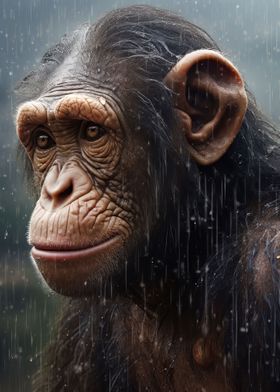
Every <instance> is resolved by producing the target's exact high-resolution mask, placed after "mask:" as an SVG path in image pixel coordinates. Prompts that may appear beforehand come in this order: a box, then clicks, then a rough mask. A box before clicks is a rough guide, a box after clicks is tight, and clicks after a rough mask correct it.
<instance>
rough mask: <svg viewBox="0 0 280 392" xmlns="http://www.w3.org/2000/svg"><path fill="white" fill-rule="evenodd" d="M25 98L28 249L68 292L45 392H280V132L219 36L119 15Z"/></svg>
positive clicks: (87, 35)
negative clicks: (30, 200) (30, 192)
mask: <svg viewBox="0 0 280 392" xmlns="http://www.w3.org/2000/svg"><path fill="white" fill-rule="evenodd" d="M17 92H18V93H19V95H20V96H22V97H25V101H26V102H24V103H22V104H21V105H20V106H19V109H18V113H17V133H18V137H19V139H20V142H21V144H22V145H23V146H24V149H25V151H26V156H28V158H29V159H27V165H28V164H29V166H30V170H31V171H32V173H33V174H32V178H33V179H34V181H33V184H34V191H35V193H36V192H39V193H40V197H39V200H38V202H37V204H36V207H35V209H34V212H33V214H32V217H31V221H30V226H29V231H28V232H29V233H28V238H29V243H30V244H31V245H32V251H31V255H32V259H33V260H34V261H35V264H36V265H37V267H38V270H39V271H40V272H41V274H42V276H43V277H44V279H45V280H46V282H47V284H48V285H49V287H50V288H51V289H53V290H55V291H56V292H58V293H60V294H62V295H64V296H65V297H68V300H66V306H65V312H64V313H63V316H62V317H61V320H60V324H59V328H58V332H57V338H56V339H55V341H53V342H52V345H51V347H50V348H49V350H48V355H47V356H46V359H45V361H44V365H42V366H41V368H40V371H39V372H38V374H37V377H35V378H34V390H35V391H52V392H54V391H56V392H57V391H176V392H181V391H208V392H214V391H215V392H219V391H274V390H275V391H276V390H279V388H280V384H279V366H280V363H279V359H280V353H279V350H280V336H279V321H280V318H279V266H278V264H279V262H280V237H279V236H280V234H279V229H280V223H279V206H278V203H277V200H278V195H279V185H280V173H279V162H280V160H279V159H280V138H279V134H278V133H277V131H276V130H275V128H274V127H273V125H271V124H270V123H269V121H267V120H266V119H265V117H264V116H263V114H261V113H260V111H259V110H258V109H257V106H256V104H255V101H254V98H253V97H252V95H251V94H250V93H249V92H248V91H247V89H246V88H245V87H244V82H243V80H242V77H241V75H240V73H239V71H238V70H237V69H236V68H235V66H234V65H233V64H232V63H231V62H230V61H229V60H228V59H227V58H226V57H225V56H224V55H223V54H222V53H221V51H220V50H219V48H218V47H217V45H216V43H215V42H214V41H213V40H212V39H211V38H210V37H209V35H208V34H207V33H206V32H205V31H203V30H202V29H200V28H199V27H197V26H195V25H193V24H191V23H190V22H188V21H186V20H185V19H183V18H181V17H179V16H177V15H174V14H172V13H170V12H168V11H163V10H160V9H157V8H153V7H148V6H131V7H128V8H122V9H117V10H114V11H112V12H110V13H109V14H107V15H106V16H105V17H103V18H102V19H100V20H99V21H98V22H97V23H95V24H93V25H86V26H85V25H84V26H82V27H81V28H80V29H79V30H77V31H75V32H74V33H72V34H71V35H68V36H66V37H64V38H62V40H61V41H60V43H58V44H57V45H56V46H55V47H54V48H52V49H50V50H49V51H48V52H47V53H46V54H45V55H44V56H43V58H42V61H41V63H40V65H39V67H38V68H37V69H36V70H35V71H33V72H32V73H31V74H29V75H28V76H27V77H26V78H25V79H23V81H22V82H21V83H20V84H19V86H18V88H17ZM28 162H29V163H28ZM278 250H279V251H278Z"/></svg>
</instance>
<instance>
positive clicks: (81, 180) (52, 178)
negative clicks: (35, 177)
mask: <svg viewBox="0 0 280 392" xmlns="http://www.w3.org/2000/svg"><path fill="white" fill-rule="evenodd" d="M91 187H92V181H91V179H90V177H89V176H88V175H87V173H85V171H83V170H82V169H81V168H80V167H79V166H78V165H77V164H69V165H65V166H64V167H63V168H62V169H61V170H60V168H59V166H58V165H54V166H53V167H52V169H51V170H50V171H49V173H48V174H47V176H46V178H45V181H44V184H43V187H42V191H41V197H40V203H41V205H42V207H43V208H45V209H47V210H54V209H57V208H62V207H64V206H65V205H67V204H70V203H72V202H73V201H75V200H77V199H78V198H79V197H81V196H83V195H84V194H86V193H88V192H89V191H90V189H91Z"/></svg>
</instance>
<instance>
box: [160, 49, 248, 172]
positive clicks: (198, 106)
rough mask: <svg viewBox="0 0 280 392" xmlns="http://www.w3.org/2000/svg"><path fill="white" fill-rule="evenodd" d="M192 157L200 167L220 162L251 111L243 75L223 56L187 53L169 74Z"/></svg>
mask: <svg viewBox="0 0 280 392" xmlns="http://www.w3.org/2000/svg"><path fill="white" fill-rule="evenodd" d="M165 82H166V84H167V86H168V87H169V88H171V89H172V90H173V91H174V93H175V108H176V110H177V112H178V115H179V120H180V123H181V125H182V127H183V131H184V133H185V135H186V139H187V142H188V148H189V151H190V154H191V155H192V157H193V158H194V159H195V160H196V161H197V163H199V164H200V165H210V164H212V163H214V162H216V161H217V160H218V159H220V158H221V157H222V156H223V154H224V153H225V152H226V151H227V149H228V148H229V146H230V145H231V143H232V142H233V140H234V138H235V136H236V135H237V133H238V132H239V129H240V127H241V123H242V121H243V118H244V115H245V112H246V109H247V95H246V92H245V88H244V83H243V80H242V78H241V75H240V73H239V72H238V70H237V69H236V68H235V67H234V65H233V64H232V63H231V62H230V61H229V60H227V59H226V58H225V57H224V56H223V55H222V54H220V53H218V52H215V51H212V50H197V51H194V52H191V53H189V54H186V55H185V56H184V57H183V58H182V59H181V60H180V61H179V62H178V63H177V64H176V65H175V66H174V67H173V68H172V69H171V71H170V72H169V73H168V74H167V76H166V77H165Z"/></svg>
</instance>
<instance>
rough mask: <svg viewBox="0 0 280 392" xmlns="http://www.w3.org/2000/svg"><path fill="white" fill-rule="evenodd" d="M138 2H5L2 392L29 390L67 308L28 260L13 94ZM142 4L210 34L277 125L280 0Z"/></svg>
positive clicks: (0, 144) (27, 204) (26, 204)
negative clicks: (61, 45)
mask: <svg viewBox="0 0 280 392" xmlns="http://www.w3.org/2000/svg"><path fill="white" fill-rule="evenodd" d="M135 3H139V2H134V1H109V0H101V1H97V0H95V1H94V0H21V1H20V0H0V391H5V392H10V391H12V392H15V391H29V390H30V382H29V380H30V374H32V372H33V371H34V368H35V367H36V366H39V365H40V360H39V357H38V353H39V352H40V351H41V350H42V347H43V346H44V342H45V341H46V339H48V337H49V334H50V332H51V327H52V324H53V314H54V312H56V311H57V310H58V308H60V305H61V302H63V299H62V298H59V296H57V295H55V294H50V293H48V292H47V290H46V289H43V288H42V286H41V285H40V283H39V280H38V278H37V276H36V274H35V272H34V270H33V268H32V266H31V262H30V259H29V256H28V247H27V245H26V234H25V233H26V227H27V222H28V216H29V215H30V211H31V206H32V203H33V201H32V198H31V197H30V196H29V195H28V189H27V188H28V187H27V186H26V185H24V183H23V167H22V163H21V162H20V160H17V157H16V138H15V129H14V116H15V112H16V101H15V97H14V95H13V93H12V91H13V88H14V86H15V84H16V82H17V81H18V80H19V79H20V78H21V77H23V76H24V75H25V74H26V73H27V72H28V71H30V70H31V69H32V68H33V67H34V66H36V64H37V63H38V61H39V60H40V57H41V56H42V54H43V53H44V52H45V51H46V49H47V48H48V47H49V46H50V45H53V44H54V43H56V42H57V41H58V39H59V38H60V36H61V35H63V34H64V33H65V32H66V33H67V32H69V31H71V30H72V29H74V28H75V27H76V26H77V25H79V24H81V23H84V22H90V21H95V20H96V19H97V18H98V17H100V16H101V15H103V14H104V13H105V12H106V11H108V10H111V9H114V8H117V7H120V6H123V5H128V4H135ZM141 3H142V4H143V3H148V4H152V5H155V6H160V7H164V8H169V9H172V10H174V11H176V12H177V13H179V14H182V15H184V16H185V17H186V18H188V19H189V20H190V21H192V22H194V23H196V24H198V25H200V26H201V27H203V28H204V29H205V30H206V31H208V32H209V33H210V34H211V35H212V36H213V37H214V38H215V39H216V41H217V42H218V44H219V45H220V47H221V48H222V50H223V51H224V52H225V53H226V54H227V55H228V56H229V58H230V59H231V60H232V61H233V62H234V63H235V65H237V66H238V67H239V69H240V70H241V72H242V73H243V75H244V76H245V79H246V81H247V83H248V85H249V87H250V89H251V90H252V91H253V92H254V93H255V95H256V97H257V101H258V102H259V105H260V107H261V108H262V109H263V110H264V111H265V112H266V113H267V114H268V115H269V116H270V117H272V118H273V120H274V121H275V122H276V123H279V119H280V113H279V109H278V108H279V105H280V97H279V93H280V69H279V65H280V61H279V60H280V2H279V0H241V1H233V0H212V1H211V0H200V1H199V0H186V1H177V0H173V1H168V0H158V1H152V2H151V1H141ZM279 166H280V165H279Z"/></svg>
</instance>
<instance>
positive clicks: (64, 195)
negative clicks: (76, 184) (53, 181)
mask: <svg viewBox="0 0 280 392" xmlns="http://www.w3.org/2000/svg"><path fill="white" fill-rule="evenodd" d="M72 193H73V184H71V185H69V186H68V187H67V188H66V189H65V190H64V191H63V192H59V193H58V194H57V196H56V199H57V201H64V200H65V199H67V197H68V196H70V195H71V194H72Z"/></svg>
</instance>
